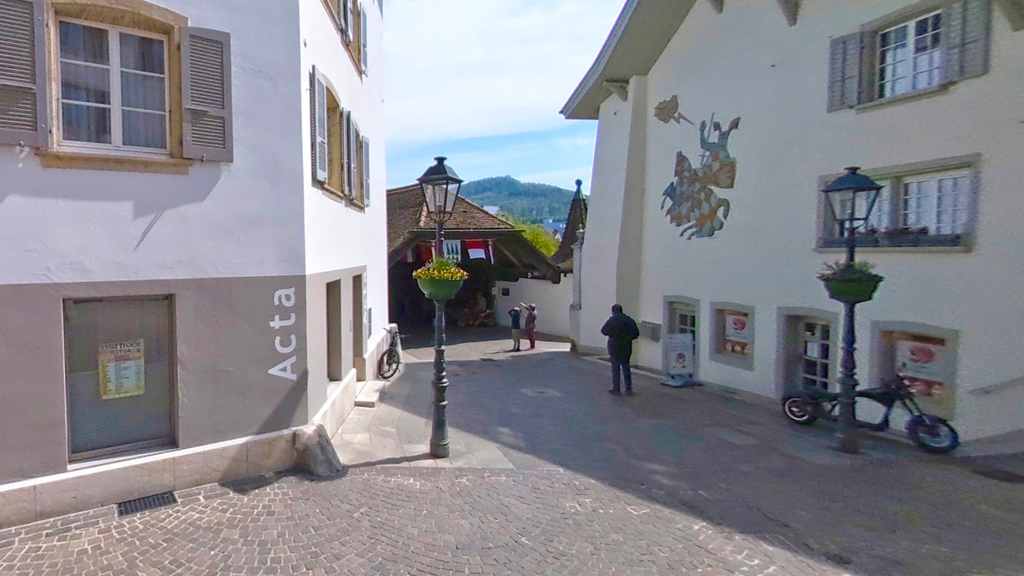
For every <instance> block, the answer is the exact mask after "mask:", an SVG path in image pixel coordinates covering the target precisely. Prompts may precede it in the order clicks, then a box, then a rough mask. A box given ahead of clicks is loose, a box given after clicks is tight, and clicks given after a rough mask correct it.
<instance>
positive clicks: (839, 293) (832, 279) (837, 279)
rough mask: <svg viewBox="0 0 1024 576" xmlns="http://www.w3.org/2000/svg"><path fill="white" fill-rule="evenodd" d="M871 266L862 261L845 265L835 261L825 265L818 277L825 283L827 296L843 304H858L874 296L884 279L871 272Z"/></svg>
mask: <svg viewBox="0 0 1024 576" xmlns="http://www.w3.org/2000/svg"><path fill="white" fill-rule="evenodd" d="M872 268H873V265H871V264H869V263H867V262H863V261H861V262H855V263H853V264H846V265H842V264H839V263H838V262H836V263H833V264H828V265H826V268H825V270H823V271H822V272H821V273H820V274H818V279H819V280H821V281H822V282H823V283H824V284H825V289H826V290H828V297H829V298H831V299H833V300H836V301H837V302H842V303H844V304H860V303H861V302H869V301H870V300H871V299H872V298H874V296H875V291H876V290H878V285H879V284H881V283H882V280H885V278H883V277H882V276H879V275H878V274H875V273H873V272H871V269H872Z"/></svg>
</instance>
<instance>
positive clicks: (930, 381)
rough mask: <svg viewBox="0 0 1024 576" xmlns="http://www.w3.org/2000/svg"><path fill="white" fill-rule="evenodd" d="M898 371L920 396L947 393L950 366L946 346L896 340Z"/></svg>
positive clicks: (935, 395) (936, 395) (934, 395)
mask: <svg viewBox="0 0 1024 576" xmlns="http://www.w3.org/2000/svg"><path fill="white" fill-rule="evenodd" d="M896 373H897V374H899V375H900V376H902V377H904V378H905V379H906V380H907V383H908V384H909V385H910V387H911V389H912V390H913V391H914V394H916V395H918V396H928V397H938V396H942V395H944V394H946V383H945V382H946V379H947V378H948V377H949V366H948V362H947V358H946V349H945V346H941V345H938V344H926V343H924V342H917V341H914V340H896Z"/></svg>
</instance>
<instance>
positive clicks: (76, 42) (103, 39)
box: [60, 22, 110, 64]
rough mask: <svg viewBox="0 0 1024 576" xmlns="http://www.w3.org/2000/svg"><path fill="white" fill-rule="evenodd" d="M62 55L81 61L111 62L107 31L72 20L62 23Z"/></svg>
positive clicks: (68, 58)
mask: <svg viewBox="0 0 1024 576" xmlns="http://www.w3.org/2000/svg"><path fill="white" fill-rule="evenodd" d="M60 57H61V58H65V59H67V60H78V61H79V62H92V63H94V64H109V63H110V50H109V49H108V48H107V31H106V30H103V29H102V28H93V27H91V26H82V25H81V24H72V23H71V22H61V23H60Z"/></svg>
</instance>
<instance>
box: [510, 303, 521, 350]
mask: <svg viewBox="0 0 1024 576" xmlns="http://www.w3.org/2000/svg"><path fill="white" fill-rule="evenodd" d="M508 315H509V316H511V317H512V351H513V352H519V330H520V327H521V322H522V317H523V311H522V310H520V309H519V307H518V306H516V307H515V308H513V309H511V310H509V311H508Z"/></svg>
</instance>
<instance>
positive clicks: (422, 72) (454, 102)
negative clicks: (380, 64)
mask: <svg viewBox="0 0 1024 576" xmlns="http://www.w3.org/2000/svg"><path fill="white" fill-rule="evenodd" d="M622 4H623V0H389V1H388V2H387V5H386V6H385V11H384V15H385V43H384V45H385V56H386V57H387V79H386V82H385V86H386V110H387V116H388V119H387V123H388V140H389V142H406V143H415V142H429V141H439V140H450V139H459V138H472V137H477V136H488V135H497V134H512V133H522V132H529V131H535V130H543V129H546V128H551V127H553V126H555V125H557V124H559V123H562V122H564V120H563V119H562V117H561V116H560V115H559V114H558V110H559V109H560V108H561V107H562V104H564V103H565V101H566V100H567V99H568V98H569V96H570V95H571V94H572V91H573V89H574V88H575V87H576V85H577V84H578V83H579V81H580V80H581V79H582V78H583V75H584V74H585V73H586V71H587V69H588V68H589V67H590V64H591V63H592V62H593V61H594V58H595V57H596V56H597V52H598V50H600V48H601V45H602V44H603V42H604V40H605V38H606V37H607V35H608V32H609V31H610V30H611V27H612V24H613V23H614V21H615V18H616V16H617V15H618V13H619V10H621V8H622Z"/></svg>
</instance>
